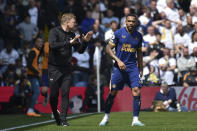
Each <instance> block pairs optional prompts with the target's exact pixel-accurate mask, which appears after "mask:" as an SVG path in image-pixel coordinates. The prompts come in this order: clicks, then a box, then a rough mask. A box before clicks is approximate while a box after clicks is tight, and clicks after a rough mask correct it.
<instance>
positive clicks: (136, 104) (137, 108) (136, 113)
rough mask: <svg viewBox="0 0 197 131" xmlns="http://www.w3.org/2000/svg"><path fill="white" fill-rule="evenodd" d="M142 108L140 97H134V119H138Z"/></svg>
mask: <svg viewBox="0 0 197 131" xmlns="http://www.w3.org/2000/svg"><path fill="white" fill-rule="evenodd" d="M140 106H141V100H140V96H134V97H133V117H137V118H138V116H139V112H140ZM135 119H136V118H135Z"/></svg>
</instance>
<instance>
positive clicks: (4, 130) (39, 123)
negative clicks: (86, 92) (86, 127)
mask: <svg viewBox="0 0 197 131" xmlns="http://www.w3.org/2000/svg"><path fill="white" fill-rule="evenodd" d="M92 114H96V113H85V114H79V115H75V116H69V117H67V119H68V120H69V119H73V118H78V117H82V116H88V115H92ZM54 121H55V120H48V121H43V122H37V123H32V124H28V125H22V126H15V127H11V128H5V129H2V130H0V131H10V130H15V129H20V128H26V127H30V126H37V125H42V124H46V123H51V122H54Z"/></svg>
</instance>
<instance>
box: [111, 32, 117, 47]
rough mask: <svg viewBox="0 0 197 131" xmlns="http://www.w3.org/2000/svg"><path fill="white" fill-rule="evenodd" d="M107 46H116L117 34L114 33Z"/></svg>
mask: <svg viewBox="0 0 197 131" xmlns="http://www.w3.org/2000/svg"><path fill="white" fill-rule="evenodd" d="M109 44H111V45H113V46H116V45H117V44H118V32H117V31H116V32H114V35H113V36H112V38H111V39H110V40H109Z"/></svg>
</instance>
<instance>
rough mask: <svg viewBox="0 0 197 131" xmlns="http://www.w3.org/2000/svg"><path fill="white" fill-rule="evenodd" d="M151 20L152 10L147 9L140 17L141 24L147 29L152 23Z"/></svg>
mask: <svg viewBox="0 0 197 131" xmlns="http://www.w3.org/2000/svg"><path fill="white" fill-rule="evenodd" d="M150 20H151V10H150V9H149V8H146V10H145V12H144V14H143V15H141V16H140V17H139V21H140V24H141V25H142V26H144V27H146V26H147V24H148V23H149V22H150Z"/></svg>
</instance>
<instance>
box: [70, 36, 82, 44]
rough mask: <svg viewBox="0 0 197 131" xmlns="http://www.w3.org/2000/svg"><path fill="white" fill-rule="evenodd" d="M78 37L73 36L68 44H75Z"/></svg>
mask: <svg viewBox="0 0 197 131" xmlns="http://www.w3.org/2000/svg"><path fill="white" fill-rule="evenodd" d="M79 38H80V35H76V36H75V38H73V39H72V40H70V44H72V45H73V44H76V43H77V42H78V39H79Z"/></svg>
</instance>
